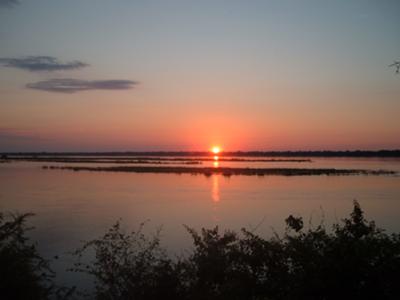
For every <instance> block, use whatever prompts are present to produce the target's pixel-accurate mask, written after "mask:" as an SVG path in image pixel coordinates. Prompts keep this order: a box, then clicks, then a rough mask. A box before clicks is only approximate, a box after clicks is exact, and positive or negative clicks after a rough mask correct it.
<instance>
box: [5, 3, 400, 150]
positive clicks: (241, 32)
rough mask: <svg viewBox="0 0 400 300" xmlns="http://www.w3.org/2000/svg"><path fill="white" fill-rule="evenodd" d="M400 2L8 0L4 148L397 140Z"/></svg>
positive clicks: (343, 146)
mask: <svg viewBox="0 0 400 300" xmlns="http://www.w3.org/2000/svg"><path fill="white" fill-rule="evenodd" d="M394 60H400V1H398V0H375V1H372V0H335V1H329V0H326V1H321V0H264V1H261V0H252V1H250V0H249V1H244V0H230V1H222V0H213V1H208V0H202V1H190V0H186V1H183V0H182V1H178V0H168V1H165V0H160V1H152V0H146V1H144V0H143V1H139V0H137V1H135V0H113V1H110V0H68V1H62V0H19V1H16V0H0V152H6V151H129V150H131V151H159V150H164V151H172V150H178V151H197V150H200V151H203V150H208V149H210V147H211V146H213V145H218V146H220V147H222V149H223V150H226V151H235V150H243V151H246V150H266V151H268V150H326V149H330V150H354V149H369V150H374V149H400V138H399V137H400V119H399V116H400V75H398V74H396V72H395V71H396V70H395V69H394V68H390V67H388V65H390V64H392V63H393V61H394Z"/></svg>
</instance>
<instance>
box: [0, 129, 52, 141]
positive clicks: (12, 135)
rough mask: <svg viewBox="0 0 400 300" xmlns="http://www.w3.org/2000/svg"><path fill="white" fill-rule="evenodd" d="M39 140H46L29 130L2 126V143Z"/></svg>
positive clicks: (0, 133)
mask: <svg viewBox="0 0 400 300" xmlns="http://www.w3.org/2000/svg"><path fill="white" fill-rule="evenodd" d="M37 140H45V139H43V138H41V137H40V136H38V135H37V134H34V133H32V132H30V131H27V130H22V129H15V128H0V143H1V142H30V141H37Z"/></svg>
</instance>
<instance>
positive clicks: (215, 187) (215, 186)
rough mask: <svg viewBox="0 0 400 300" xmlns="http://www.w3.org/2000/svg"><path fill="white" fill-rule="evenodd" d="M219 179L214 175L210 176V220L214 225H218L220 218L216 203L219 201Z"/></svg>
mask: <svg viewBox="0 0 400 300" xmlns="http://www.w3.org/2000/svg"><path fill="white" fill-rule="evenodd" d="M219 177H220V175H215V174H214V175H213V176H212V188H211V199H212V201H213V207H212V211H213V215H212V219H213V222H214V224H219V222H220V216H219V212H218V205H219V203H218V202H219V201H220V200H221V198H220V192H219Z"/></svg>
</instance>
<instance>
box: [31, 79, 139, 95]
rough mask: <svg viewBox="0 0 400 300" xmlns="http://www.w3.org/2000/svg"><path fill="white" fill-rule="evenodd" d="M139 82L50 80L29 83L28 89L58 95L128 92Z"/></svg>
mask: <svg viewBox="0 0 400 300" xmlns="http://www.w3.org/2000/svg"><path fill="white" fill-rule="evenodd" d="M137 84H138V82H136V81H132V80H91V81H90V80H80V79H72V78H62V79H50V80H45V81H39V82H35V83H29V84H27V85H26V87H27V88H30V89H35V90H41V91H46V92H56V93H67V94H71V93H75V92H82V91H88V90H127V89H131V88H133V87H134V86H135V85H137Z"/></svg>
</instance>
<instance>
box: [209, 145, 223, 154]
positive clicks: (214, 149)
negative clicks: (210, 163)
mask: <svg viewBox="0 0 400 300" xmlns="http://www.w3.org/2000/svg"><path fill="white" fill-rule="evenodd" d="M211 152H212V153H214V154H218V153H220V152H221V148H220V147H218V146H214V147H212V148H211Z"/></svg>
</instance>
